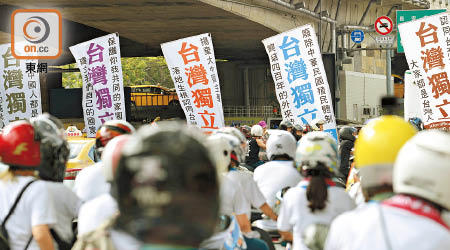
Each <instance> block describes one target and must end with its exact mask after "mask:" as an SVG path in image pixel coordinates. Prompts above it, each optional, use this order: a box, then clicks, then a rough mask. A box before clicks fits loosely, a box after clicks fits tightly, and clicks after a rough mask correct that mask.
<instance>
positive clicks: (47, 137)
mask: <svg viewBox="0 0 450 250" xmlns="http://www.w3.org/2000/svg"><path fill="white" fill-rule="evenodd" d="M30 123H31V124H32V125H33V128H34V130H35V131H37V132H38V135H39V137H40V138H41V141H40V142H41V143H40V150H41V152H42V154H41V156H42V158H41V165H40V167H39V168H40V169H41V170H40V171H39V178H40V179H42V180H46V184H47V187H48V191H49V193H50V194H51V196H52V199H53V201H54V206H55V211H56V218H57V221H58V222H57V223H56V224H55V225H52V226H51V227H50V228H51V230H50V231H51V234H52V237H53V239H54V240H55V242H56V243H57V246H58V249H59V250H66V249H71V247H72V244H73V242H74V238H75V235H74V232H73V229H72V228H73V220H74V219H75V218H77V216H78V211H79V209H80V206H81V200H80V199H79V198H78V197H77V196H76V195H75V193H74V192H73V191H72V190H71V189H69V188H68V187H67V186H65V185H64V184H63V180H64V175H65V172H66V163H67V160H68V158H69V146H68V144H67V141H66V140H65V135H64V126H63V124H62V123H61V121H59V120H58V119H57V118H56V117H53V116H51V115H49V114H42V115H39V116H37V117H35V118H31V119H30Z"/></svg>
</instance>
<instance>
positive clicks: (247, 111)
mask: <svg viewBox="0 0 450 250" xmlns="http://www.w3.org/2000/svg"><path fill="white" fill-rule="evenodd" d="M273 111H274V107H273V106H249V107H246V106H224V107H223V113H224V116H225V117H271V116H276V114H275V113H274V112H273Z"/></svg>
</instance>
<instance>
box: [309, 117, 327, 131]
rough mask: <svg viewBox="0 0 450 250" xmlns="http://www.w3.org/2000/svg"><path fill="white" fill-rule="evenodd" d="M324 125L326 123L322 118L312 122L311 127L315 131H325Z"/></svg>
mask: <svg viewBox="0 0 450 250" xmlns="http://www.w3.org/2000/svg"><path fill="white" fill-rule="evenodd" d="M324 124H325V121H324V120H322V119H320V118H316V119H314V120H312V121H311V127H312V129H313V130H314V131H323V125H324Z"/></svg>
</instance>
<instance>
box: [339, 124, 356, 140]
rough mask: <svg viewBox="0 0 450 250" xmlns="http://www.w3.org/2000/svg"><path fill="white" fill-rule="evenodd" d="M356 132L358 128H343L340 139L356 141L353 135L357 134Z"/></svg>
mask: <svg viewBox="0 0 450 250" xmlns="http://www.w3.org/2000/svg"><path fill="white" fill-rule="evenodd" d="M356 131H357V130H356V128H353V127H343V128H341V129H339V139H340V140H351V141H355V139H356V138H355V136H354V135H353V134H354V133H356Z"/></svg>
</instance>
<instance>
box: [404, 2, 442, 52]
mask: <svg viewBox="0 0 450 250" xmlns="http://www.w3.org/2000/svg"><path fill="white" fill-rule="evenodd" d="M445 11H447V10H446V9H436V10H397V52H398V53H405V51H404V50H403V45H402V41H401V39H400V32H398V25H399V24H401V23H404V22H409V21H412V20H416V19H419V18H422V17H426V16H432V15H435V14H439V13H442V12H445Z"/></svg>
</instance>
